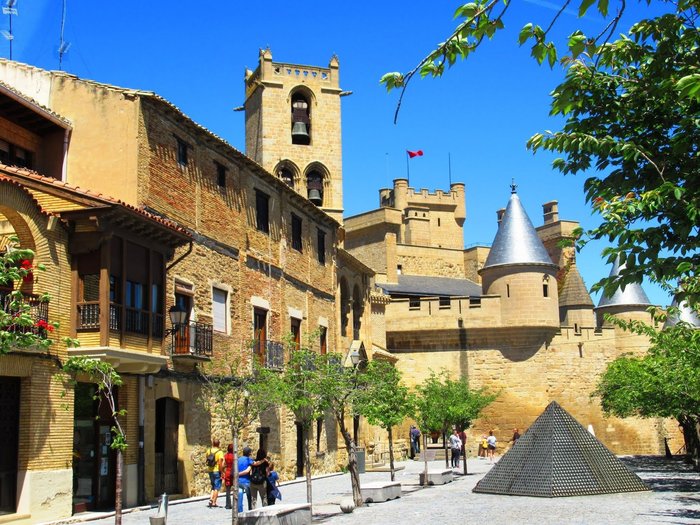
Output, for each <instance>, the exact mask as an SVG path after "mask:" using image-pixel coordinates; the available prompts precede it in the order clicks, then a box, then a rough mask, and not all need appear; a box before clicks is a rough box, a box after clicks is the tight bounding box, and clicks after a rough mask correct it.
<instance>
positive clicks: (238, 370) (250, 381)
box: [199, 355, 275, 525]
mask: <svg viewBox="0 0 700 525" xmlns="http://www.w3.org/2000/svg"><path fill="white" fill-rule="evenodd" d="M199 371H200V378H201V380H202V382H203V387H202V391H201V393H200V397H199V402H200V403H201V404H202V405H203V406H204V407H205V408H206V409H207V410H208V411H209V413H210V414H212V416H215V417H218V418H220V419H222V420H224V421H226V423H227V425H228V428H229V430H230V432H231V442H232V443H233V450H234V454H235V456H234V457H237V456H238V437H239V436H240V434H241V432H242V431H243V429H245V428H247V427H248V426H250V425H251V424H253V422H254V421H256V420H257V419H258V418H259V417H260V414H261V413H263V412H264V411H265V410H268V409H269V408H271V407H272V406H273V404H274V398H273V397H272V396H271V395H270V392H271V391H273V388H274V385H275V381H274V376H272V375H271V372H269V371H267V370H264V369H260V370H256V371H255V373H253V371H252V370H251V367H250V361H249V360H247V359H245V358H243V357H242V356H240V355H239V357H237V358H235V359H233V360H229V361H228V362H225V363H221V364H218V366H216V367H215V366H213V365H210V366H209V367H205V368H204V369H201V368H200V369H199ZM231 488H232V491H233V505H232V509H233V510H232V514H231V523H232V524H233V525H236V524H237V523H238V461H234V462H233V483H232V486H231Z"/></svg>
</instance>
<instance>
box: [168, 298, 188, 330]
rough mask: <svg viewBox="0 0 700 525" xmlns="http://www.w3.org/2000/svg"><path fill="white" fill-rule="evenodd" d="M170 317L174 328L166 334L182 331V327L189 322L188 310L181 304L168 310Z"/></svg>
mask: <svg viewBox="0 0 700 525" xmlns="http://www.w3.org/2000/svg"><path fill="white" fill-rule="evenodd" d="M168 316H170V323H171V324H172V325H173V327H172V328H171V329H170V330H167V331H166V334H174V333H175V332H177V331H178V330H179V329H180V326H182V325H183V324H185V323H186V322H187V310H185V307H184V306H182V305H180V304H176V305H173V306H171V307H170V310H168Z"/></svg>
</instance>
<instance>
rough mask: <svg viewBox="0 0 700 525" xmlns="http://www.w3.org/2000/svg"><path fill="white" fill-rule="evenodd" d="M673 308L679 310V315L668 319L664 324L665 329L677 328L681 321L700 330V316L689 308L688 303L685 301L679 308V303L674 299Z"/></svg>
mask: <svg viewBox="0 0 700 525" xmlns="http://www.w3.org/2000/svg"><path fill="white" fill-rule="evenodd" d="M671 306H675V307H676V308H678V315H674V316H670V315H669V316H668V318H667V319H666V322H665V323H664V328H667V327H669V326H676V325H677V324H678V322H679V321H683V322H684V323H688V324H689V325H691V326H694V327H695V328H700V316H698V313H697V312H696V311H695V310H693V309H692V308H691V307H690V306H688V303H686V302H685V301H683V302H682V303H681V304H680V306H679V305H678V301H677V300H676V299H674V300H673V303H672V304H671Z"/></svg>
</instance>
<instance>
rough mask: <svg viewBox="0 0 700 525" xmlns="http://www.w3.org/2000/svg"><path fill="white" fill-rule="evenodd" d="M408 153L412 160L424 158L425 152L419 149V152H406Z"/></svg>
mask: <svg viewBox="0 0 700 525" xmlns="http://www.w3.org/2000/svg"><path fill="white" fill-rule="evenodd" d="M406 153H408V158H409V159H412V158H413V157H422V156H423V150H422V149H419V150H418V151H409V150H406Z"/></svg>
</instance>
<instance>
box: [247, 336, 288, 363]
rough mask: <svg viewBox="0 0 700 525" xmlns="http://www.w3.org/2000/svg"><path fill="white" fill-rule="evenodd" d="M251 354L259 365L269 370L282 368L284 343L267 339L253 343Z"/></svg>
mask: <svg viewBox="0 0 700 525" xmlns="http://www.w3.org/2000/svg"><path fill="white" fill-rule="evenodd" d="M253 353H254V355H255V357H256V358H257V360H258V363H260V365H262V366H264V367H265V368H267V369H270V370H282V369H283V368H284V343H280V342H279V341H270V340H269V339H264V340H257V341H254V342H253Z"/></svg>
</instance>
